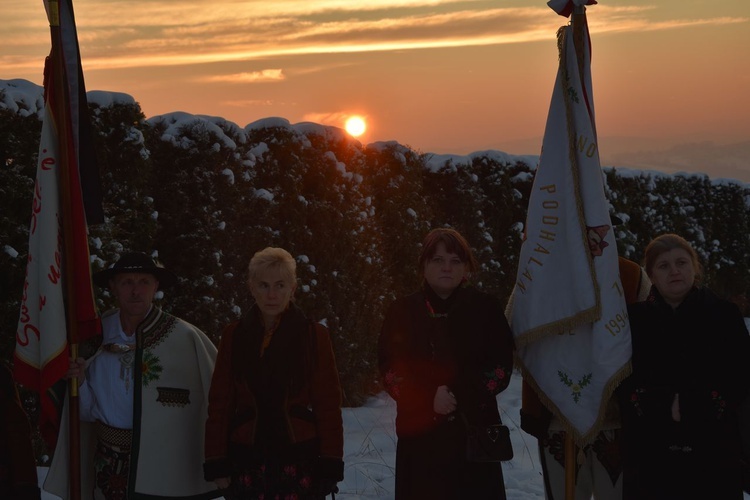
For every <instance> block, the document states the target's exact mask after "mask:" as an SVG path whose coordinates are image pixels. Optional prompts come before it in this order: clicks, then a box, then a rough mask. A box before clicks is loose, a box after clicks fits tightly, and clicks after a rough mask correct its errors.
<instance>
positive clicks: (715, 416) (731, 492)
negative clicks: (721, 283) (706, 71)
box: [618, 234, 750, 500]
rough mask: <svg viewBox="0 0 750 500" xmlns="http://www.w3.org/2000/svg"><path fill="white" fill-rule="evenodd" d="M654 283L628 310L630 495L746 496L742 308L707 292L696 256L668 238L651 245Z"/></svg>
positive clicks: (648, 260) (747, 378)
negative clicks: (742, 429)
mask: <svg viewBox="0 0 750 500" xmlns="http://www.w3.org/2000/svg"><path fill="white" fill-rule="evenodd" d="M644 267H645V268H646V272H647V273H648V275H649V277H650V278H651V281H652V283H653V287H652V289H651V293H650V295H649V297H648V298H647V299H646V301H644V302H639V303H636V304H632V305H630V306H629V307H628V312H629V316H630V327H631V332H632V340H633V358H632V365H633V371H632V374H631V375H630V376H629V377H628V378H627V379H626V380H625V381H624V382H623V383H622V384H621V386H620V387H619V388H618V399H619V401H620V410H621V416H622V425H623V440H622V441H623V445H624V450H623V451H624V468H623V483H624V484H623V498H625V499H626V500H627V499H638V500H651V499H653V500H656V499H658V500H670V499H684V498H710V499H712V500H729V499H736V500H741V499H742V497H743V495H742V476H741V471H740V432H739V426H738V410H739V405H740V404H741V402H742V401H743V399H744V398H745V397H746V395H747V392H748V384H750V363H749V362H748V359H750V337H748V332H747V329H746V327H745V322H744V319H743V318H742V315H741V314H740V313H739V310H738V309H737V307H736V306H735V305H734V304H732V303H730V302H728V301H725V300H723V299H720V298H719V297H718V296H717V295H716V294H714V293H713V292H712V291H711V290H709V289H707V288H705V287H702V286H700V284H699V283H700V274H701V266H700V264H699V262H698V257H697V254H696V252H695V250H694V249H693V248H692V247H691V246H690V244H689V243H688V242H687V241H685V239H683V238H682V237H680V236H677V235H674V234H665V235H662V236H659V237H658V238H655V239H654V240H653V241H651V243H649V245H648V247H647V248H646V256H645V262H644Z"/></svg>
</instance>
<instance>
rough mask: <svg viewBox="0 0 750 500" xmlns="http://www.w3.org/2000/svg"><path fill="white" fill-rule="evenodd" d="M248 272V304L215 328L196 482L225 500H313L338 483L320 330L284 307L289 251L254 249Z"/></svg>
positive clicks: (327, 355)
mask: <svg viewBox="0 0 750 500" xmlns="http://www.w3.org/2000/svg"><path fill="white" fill-rule="evenodd" d="M248 272H249V280H248V284H249V288H250V293H251V294H252V296H253V298H254V299H255V303H254V304H253V306H252V308H251V309H250V311H249V312H248V313H247V314H245V315H244V316H243V317H242V318H241V319H240V320H239V321H235V322H233V323H231V324H230V325H228V326H227V327H226V329H225V330H224V333H223V334H222V337H221V343H220V344H219V354H218V357H217V360H216V368H215V370H214V374H213V379H212V382H211V392H210V394H209V406H208V421H207V422H206V447H205V455H206V462H205V464H204V472H205V478H206V480H209V481H214V482H215V483H216V484H217V486H218V487H219V488H220V489H221V490H222V492H223V493H224V495H225V497H226V498H228V499H256V498H292V497H293V498H299V499H322V498H324V497H325V496H326V495H328V494H330V493H331V492H332V491H335V488H336V483H337V482H338V481H341V480H342V479H343V477H344V463H343V461H342V457H343V452H344V450H343V447H344V444H343V443H344V432H343V423H342V417H341V387H340V385H339V378H338V372H337V370H336V363H335V360H334V356H333V350H332V347H331V342H330V339H329V337H328V331H327V330H326V328H325V327H324V326H323V325H321V324H319V323H313V322H312V321H310V320H309V319H308V318H307V317H306V316H305V314H304V313H303V312H302V311H301V310H300V309H299V308H298V307H297V306H296V305H295V304H294V302H293V296H294V291H295V289H296V287H297V283H296V263H295V261H294V258H293V257H292V256H291V255H290V254H289V252H287V251H286V250H284V249H281V248H273V247H269V248H266V249H264V250H261V251H260V252H257V253H256V254H255V255H254V256H253V258H252V259H251V260H250V265H249V267H248Z"/></svg>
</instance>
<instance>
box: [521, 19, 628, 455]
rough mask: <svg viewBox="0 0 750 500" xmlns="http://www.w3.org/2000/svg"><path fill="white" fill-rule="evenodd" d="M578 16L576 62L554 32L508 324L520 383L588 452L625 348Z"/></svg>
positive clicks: (569, 35)
mask: <svg viewBox="0 0 750 500" xmlns="http://www.w3.org/2000/svg"><path fill="white" fill-rule="evenodd" d="M576 17H577V19H576V20H575V21H574V22H579V21H580V22H581V23H582V26H580V31H579V32H578V33H579V34H580V46H581V48H582V53H581V54H577V53H576V45H575V44H574V40H573V36H574V30H573V27H572V26H566V27H563V28H561V29H560V32H559V33H558V38H559V42H560V44H559V45H560V65H559V69H558V74H557V80H556V82H555V87H554V91H553V94H552V102H551V105H550V110H549V115H548V118H547V125H546V129H545V134H544V141H543V149H542V154H541V156H540V161H539V166H538V168H537V172H536V176H535V179H534V186H533V189H532V193H531V196H530V199H529V208H528V213H527V221H526V231H525V240H524V243H523V245H522V248H521V254H520V258H519V268H518V272H517V279H516V286H515V288H514V290H513V297H512V299H511V303H510V304H509V308H510V309H509V311H508V313H509V314H508V317H509V319H510V322H511V327H512V329H513V332H514V336H515V339H516V345H517V347H518V361H519V364H520V367H521V370H522V371H523V375H524V380H526V381H528V382H529V383H530V384H531V385H532V387H534V389H536V390H537V392H538V393H539V395H540V398H541V399H542V401H543V402H544V403H545V404H546V405H547V406H548V407H549V408H550V410H552V412H553V413H554V414H555V415H557V417H558V418H560V419H561V420H562V421H563V423H564V425H565V427H566V429H567V430H569V431H571V432H573V434H574V436H575V438H576V440H577V441H578V443H579V444H585V443H586V442H588V441H590V440H591V439H592V438H593V437H594V436H595V435H596V433H597V432H598V427H599V424H600V423H601V420H602V419H603V416H604V409H605V407H606V403H607V401H608V400H609V398H610V396H611V394H612V391H613V390H614V388H615V387H616V385H617V384H618V383H619V381H620V380H621V379H622V378H623V377H624V376H625V375H626V374H627V372H628V370H629V360H630V354H631V346H630V326H629V323H628V320H627V309H626V306H625V297H624V294H623V291H622V285H621V283H620V278H619V270H618V260H617V245H616V243H615V239H614V234H613V230H612V225H611V222H610V219H609V209H608V204H607V201H606V199H605V196H604V186H603V180H602V175H603V174H602V171H601V167H600V164H599V151H598V144H597V138H596V128H595V120H594V106H593V95H592V90H591V71H590V50H589V46H588V29H587V27H586V25H585V16H580V17H578V16H576ZM579 55H580V56H581V57H580V64H581V66H580V69H581V71H579V57H578V56H579Z"/></svg>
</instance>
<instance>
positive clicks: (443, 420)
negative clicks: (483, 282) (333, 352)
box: [378, 228, 513, 500]
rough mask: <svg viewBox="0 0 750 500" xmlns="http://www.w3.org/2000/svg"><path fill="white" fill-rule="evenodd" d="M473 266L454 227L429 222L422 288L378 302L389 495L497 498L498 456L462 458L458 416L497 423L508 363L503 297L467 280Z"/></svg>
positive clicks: (500, 493) (501, 493)
mask: <svg viewBox="0 0 750 500" xmlns="http://www.w3.org/2000/svg"><path fill="white" fill-rule="evenodd" d="M476 268H477V263H476V260H475V259H474V256H473V255H472V252H471V249H470V247H469V245H468V243H467V242H466V240H465V239H464V238H463V236H461V235H460V234H459V233H458V232H456V231H454V230H452V229H444V228H441V229H435V230H433V231H431V232H430V233H429V234H428V235H427V237H426V238H425V240H424V242H423V247H422V254H421V256H420V258H419V269H420V271H421V273H422V275H423V278H424V280H423V286H422V289H421V290H420V291H418V292H416V293H413V294H411V295H409V296H407V297H403V298H400V299H398V300H396V301H395V302H394V303H393V304H392V305H391V306H390V308H389V309H388V311H387V314H386V317H385V320H384V323H383V327H382V331H381V334H380V339H379V345H378V357H379V368H380V373H381V377H382V380H383V383H384V385H385V388H386V390H387V391H388V393H389V394H390V395H391V396H392V397H393V399H394V400H395V401H396V404H397V412H396V434H397V436H398V442H397V445H396V492H395V498H396V500H411V499H415V500H419V499H425V498H429V499H431V500H439V499H451V500H454V499H457V498H472V499H504V498H505V486H504V483H503V474H502V468H501V466H500V464H499V463H472V462H468V461H467V459H466V451H465V450H466V422H467V421H468V422H471V423H472V424H477V425H478V424H482V425H488V424H493V423H499V422H500V415H499V411H498V407H497V400H496V396H497V395H498V394H499V393H500V392H501V391H503V390H504V389H505V388H506V387H508V383H509V381H510V376H511V372H512V370H513V337H512V335H511V332H510V328H509V327H508V322H507V321H506V319H505V314H504V312H503V306H502V305H501V303H500V301H499V300H497V299H496V298H495V297H492V296H490V295H488V294H486V293H483V292H480V291H479V290H477V289H476V288H474V287H473V286H470V285H469V283H468V277H469V274H470V273H471V272H473V271H475V270H476Z"/></svg>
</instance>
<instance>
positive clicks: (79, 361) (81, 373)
mask: <svg viewBox="0 0 750 500" xmlns="http://www.w3.org/2000/svg"><path fill="white" fill-rule="evenodd" d="M73 377H76V378H77V379H78V385H81V384H83V381H84V380H86V360H85V359H83V358H76V359H73V358H70V365H68V373H67V374H66V375H65V378H67V379H68V380H70V379H72V378H73Z"/></svg>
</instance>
